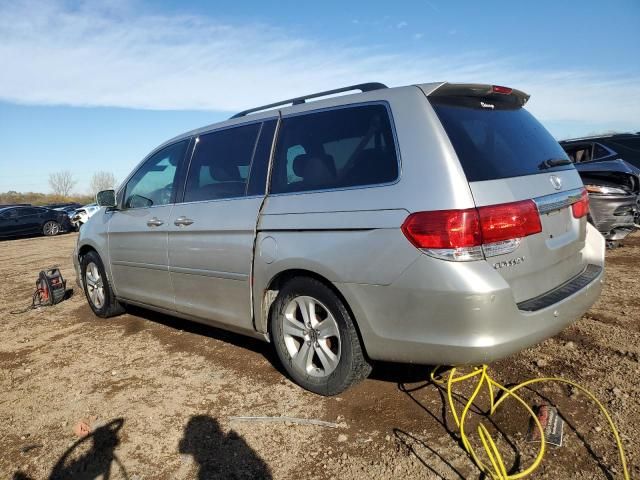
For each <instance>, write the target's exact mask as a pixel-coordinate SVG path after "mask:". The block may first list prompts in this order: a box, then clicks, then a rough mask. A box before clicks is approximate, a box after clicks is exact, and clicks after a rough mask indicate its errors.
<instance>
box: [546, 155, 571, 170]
mask: <svg viewBox="0 0 640 480" xmlns="http://www.w3.org/2000/svg"><path fill="white" fill-rule="evenodd" d="M562 165H571V160H569V159H568V158H548V159H547V160H545V161H544V162H542V163H540V165H538V169H539V170H546V169H547V168H553V167H560V166H562Z"/></svg>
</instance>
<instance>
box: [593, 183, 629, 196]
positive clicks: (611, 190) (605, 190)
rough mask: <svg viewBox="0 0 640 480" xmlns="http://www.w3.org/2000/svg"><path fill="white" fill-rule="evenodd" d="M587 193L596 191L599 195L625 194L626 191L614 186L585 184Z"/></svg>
mask: <svg viewBox="0 0 640 480" xmlns="http://www.w3.org/2000/svg"><path fill="white" fill-rule="evenodd" d="M584 187H585V188H586V189H587V192H589V193H597V194H600V195H627V194H628V193H627V191H626V190H624V189H622V188H616V187H603V186H601V185H585V186H584Z"/></svg>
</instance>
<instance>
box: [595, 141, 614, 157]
mask: <svg viewBox="0 0 640 480" xmlns="http://www.w3.org/2000/svg"><path fill="white" fill-rule="evenodd" d="M609 155H611V152H610V151H609V150H607V149H606V148H604V147H603V146H602V145H600V144H599V143H595V144H594V145H593V158H594V159H595V160H598V159H600V158H604V157H608V156H609Z"/></svg>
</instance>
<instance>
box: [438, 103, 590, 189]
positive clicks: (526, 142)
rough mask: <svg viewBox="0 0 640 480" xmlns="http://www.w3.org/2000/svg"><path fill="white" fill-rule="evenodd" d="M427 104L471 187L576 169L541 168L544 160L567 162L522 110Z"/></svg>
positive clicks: (567, 167)
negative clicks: (479, 183) (432, 109)
mask: <svg viewBox="0 0 640 480" xmlns="http://www.w3.org/2000/svg"><path fill="white" fill-rule="evenodd" d="M431 104H432V106H433V108H434V110H435V111H436V113H437V115H438V118H439V119H440V122H441V123H442V126H443V127H444V129H445V131H446V132H447V135H448V137H449V140H450V141H451V143H452V145H453V148H454V149H455V151H456V154H457V156H458V159H459V160H460V163H461V165H462V168H463V170H464V173H465V175H466V176H467V180H468V181H469V182H476V181H481V180H494V179H498V178H508V177H519V176H523V175H532V174H536V173H543V172H551V171H558V170H568V169H573V168H574V167H573V165H572V164H568V165H561V166H554V167H551V168H544V167H543V166H542V165H543V162H544V161H545V160H559V159H568V157H567V155H566V154H565V152H564V150H563V149H562V147H561V146H560V145H559V144H558V142H557V141H556V140H555V139H554V138H553V137H552V136H551V134H550V133H549V132H548V131H547V130H546V129H545V128H544V127H543V126H542V125H541V124H540V122H538V121H537V120H536V119H535V118H534V117H533V115H531V114H530V113H529V112H527V111H526V110H525V109H523V108H513V107H508V106H501V105H499V104H498V103H497V102H492V103H490V104H489V103H483V102H480V101H478V100H477V99H475V101H472V100H469V99H466V98H464V97H462V98H457V97H440V98H432V99H431ZM480 104H482V105H484V107H481V106H479V105H480ZM578 161H579V160H578Z"/></svg>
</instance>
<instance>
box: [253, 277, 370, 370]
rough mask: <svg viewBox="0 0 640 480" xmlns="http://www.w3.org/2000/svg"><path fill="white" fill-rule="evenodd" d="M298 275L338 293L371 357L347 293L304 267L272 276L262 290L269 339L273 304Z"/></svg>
mask: <svg viewBox="0 0 640 480" xmlns="http://www.w3.org/2000/svg"><path fill="white" fill-rule="evenodd" d="M298 277H308V278H313V279H315V280H317V281H319V282H320V283H322V284H323V285H325V286H326V287H327V288H329V289H330V290H331V291H332V292H333V293H335V294H336V296H337V297H338V298H339V299H340V301H341V302H342V304H343V305H344V307H345V308H346V309H347V311H348V312H349V315H351V318H352V319H353V326H354V328H355V329H356V332H357V334H358V339H359V340H360V344H361V345H362V351H363V353H364V355H365V358H367V359H369V356H368V355H367V348H366V344H365V342H364V339H363V336H362V332H361V330H360V325H359V322H358V317H357V316H356V314H355V312H354V309H353V308H352V307H351V305H350V303H349V302H348V301H347V298H346V297H345V295H344V294H343V293H342V292H341V291H340V289H339V288H338V287H337V286H336V285H335V284H334V283H333V282H332V281H330V280H329V279H328V278H326V277H324V276H323V275H321V274H319V273H317V272H314V271H312V270H306V269H303V268H290V269H286V270H283V271H281V272H278V273H277V274H275V275H274V276H273V277H272V278H271V280H270V281H269V283H268V284H267V287H266V288H265V289H264V291H263V292H262V312H261V313H262V318H264V319H265V321H266V331H267V334H268V336H269V339H271V326H272V320H273V305H274V303H275V299H276V298H277V296H278V293H279V291H280V290H281V289H282V287H283V286H284V285H285V284H286V283H288V282H289V281H291V280H292V279H294V278H298Z"/></svg>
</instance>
